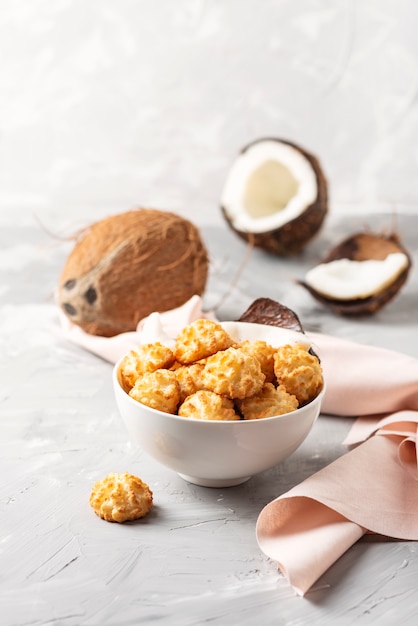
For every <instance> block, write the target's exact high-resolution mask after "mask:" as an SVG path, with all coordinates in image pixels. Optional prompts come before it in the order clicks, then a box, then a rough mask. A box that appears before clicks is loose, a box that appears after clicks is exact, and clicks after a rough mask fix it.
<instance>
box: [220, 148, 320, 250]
mask: <svg viewBox="0 0 418 626" xmlns="http://www.w3.org/2000/svg"><path fill="white" fill-rule="evenodd" d="M262 142H279V143H281V144H284V145H286V146H290V147H291V148H294V149H295V150H297V151H298V152H299V153H300V154H301V155H303V157H305V159H306V160H307V161H308V162H309V164H310V166H311V168H312V170H313V172H314V175H315V178H316V186H317V194H316V198H315V200H314V201H313V202H312V203H311V204H309V205H308V206H306V207H305V208H304V210H303V212H302V213H300V214H299V215H298V216H297V217H294V218H293V219H290V220H289V221H287V222H286V223H284V224H283V225H280V226H278V227H277V228H274V227H273V228H270V229H269V230H266V231H265V232H251V231H244V230H240V229H239V228H237V226H236V225H235V223H234V219H233V218H232V217H231V215H230V212H229V211H228V207H226V206H224V204H222V203H221V211H222V214H223V216H224V218H225V220H226V222H227V224H228V225H229V227H230V228H231V229H232V230H233V231H234V232H235V233H236V234H237V235H238V236H239V237H240V238H241V239H244V240H245V241H247V242H249V243H250V244H251V245H254V246H255V247H259V248H262V249H263V250H265V251H266V252H269V253H272V254H275V255H278V256H284V257H286V256H294V255H297V254H299V253H300V252H301V251H302V249H303V248H304V247H305V246H306V245H307V243H308V242H309V241H310V240H311V239H312V238H313V237H314V236H315V235H316V233H317V232H318V231H319V230H320V228H321V226H322V224H323V221H324V219H325V217H326V215H327V212H328V183H327V179H326V177H325V174H324V172H323V169H322V166H321V164H320V162H319V159H318V158H317V157H316V156H315V155H313V154H311V153H310V152H308V151H307V150H305V149H304V148H301V147H300V146H298V145H296V144H295V143H292V142H290V141H287V140H283V139H278V138H263V139H258V140H256V141H254V142H252V143H250V144H248V145H247V146H246V147H245V148H243V149H242V151H241V153H240V154H241V155H245V153H247V152H248V151H250V150H251V148H252V147H253V146H256V145H257V144H260V143H262Z"/></svg>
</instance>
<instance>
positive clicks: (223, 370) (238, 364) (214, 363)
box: [202, 348, 265, 399]
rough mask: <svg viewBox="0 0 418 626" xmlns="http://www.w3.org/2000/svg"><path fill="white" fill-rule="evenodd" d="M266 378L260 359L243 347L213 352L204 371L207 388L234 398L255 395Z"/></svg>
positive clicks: (204, 382)
mask: <svg viewBox="0 0 418 626" xmlns="http://www.w3.org/2000/svg"><path fill="white" fill-rule="evenodd" d="M264 380H265V375H264V374H263V372H262V371H261V365H260V363H259V361H258V359H257V358H256V357H255V356H253V355H251V354H249V353H248V352H246V351H245V350H242V349H241V348H228V349H227V350H221V351H220V352H217V353H216V354H213V355H212V356H210V357H208V359H207V360H206V364H205V367H204V369H203V371H202V383H203V385H204V387H205V389H209V390H210V391H214V392H215V393H218V394H219V395H223V396H227V397H228V398H232V399H234V398H245V397H247V396H253V395H254V394H256V393H257V392H258V391H260V390H261V388H262V386H263V384H264Z"/></svg>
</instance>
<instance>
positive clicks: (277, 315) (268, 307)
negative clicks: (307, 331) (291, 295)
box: [238, 298, 304, 333]
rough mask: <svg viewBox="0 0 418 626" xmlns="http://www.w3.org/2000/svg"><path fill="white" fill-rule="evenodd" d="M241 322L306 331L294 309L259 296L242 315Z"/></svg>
mask: <svg viewBox="0 0 418 626" xmlns="http://www.w3.org/2000/svg"><path fill="white" fill-rule="evenodd" d="M238 321H239V322H252V323H254V324H266V325H268V326H279V327H280V328H287V329H288V330H294V331H297V332H302V333H303V332H304V331H303V327H302V324H301V322H300V319H299V318H298V316H297V315H296V313H295V312H294V311H292V310H291V309H289V308H288V307H286V306H284V304H280V302H276V301H275V300H271V299H270V298H257V300H254V302H253V303H252V304H251V305H250V306H249V307H248V309H247V310H246V311H245V312H244V313H243V314H242V315H241V317H240V318H239V320H238Z"/></svg>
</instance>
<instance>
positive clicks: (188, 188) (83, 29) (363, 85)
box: [0, 0, 418, 224]
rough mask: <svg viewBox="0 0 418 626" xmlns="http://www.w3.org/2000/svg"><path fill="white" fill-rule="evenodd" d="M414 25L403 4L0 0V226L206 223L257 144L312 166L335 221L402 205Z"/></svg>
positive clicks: (408, 188) (407, 180)
mask: <svg viewBox="0 0 418 626" xmlns="http://www.w3.org/2000/svg"><path fill="white" fill-rule="evenodd" d="M417 26H418V4H417V3H416V2H414V0H363V1H361V0H357V1H356V0H294V1H291V0H263V1H262V2H260V1H259V0H211V1H204V0H177V1H173V0H156V1H154V2H150V1H149V0H117V1H115V0H113V1H112V0H101V1H94V0H14V1H12V0H0V86H1V88H0V215H1V214H4V213H5V212H10V211H12V210H13V211H19V212H20V214H21V215H22V216H23V215H25V214H31V215H32V214H36V215H37V216H38V217H39V218H40V219H42V220H43V221H44V222H46V223H47V224H55V222H56V221H57V220H60V221H62V220H63V219H64V220H65V219H66V217H67V216H68V221H70V219H71V220H73V219H74V217H77V216H79V217H81V218H83V217H84V216H85V215H86V214H88V215H89V216H90V217H94V216H102V215H104V214H108V213H110V212H119V211H123V210H126V209H128V208H131V207H132V206H137V205H148V206H153V207H157V208H163V209H169V210H175V211H177V212H179V213H182V214H185V215H187V216H190V217H193V216H197V215H199V216H200V219H201V220H202V221H213V220H215V221H216V220H218V219H219V220H220V219H221V218H220V216H219V213H218V200H219V195H220V191H221V188H222V184H223V180H224V177H225V175H226V172H227V169H228V167H229V164H230V163H231V160H232V159H233V157H234V156H235V154H236V153H237V152H238V150H239V149H240V148H241V147H242V146H243V145H245V144H246V143H247V142H249V141H251V140H253V139H256V138H258V137H261V136H264V135H276V136H281V137H284V138H287V139H291V140H294V141H296V142H298V143H300V144H301V145H303V146H304V147H305V148H307V149H309V150H311V151H313V152H314V153H316V154H317V155H318V156H319V158H320V159H321V161H322V163H323V166H324V168H325V171H326V173H327V175H328V179H329V181H330V187H331V201H332V207H333V210H335V211H341V212H343V211H345V210H349V211H355V212H358V213H360V214H361V213H362V212H363V211H364V210H371V211H380V210H384V211H385V210H392V208H395V209H397V210H398V211H406V212H416V211H417V206H418V177H417V171H418V106H417V89H418V36H417V34H416V33H417ZM70 215H71V218H70Z"/></svg>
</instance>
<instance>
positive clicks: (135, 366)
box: [120, 341, 174, 391]
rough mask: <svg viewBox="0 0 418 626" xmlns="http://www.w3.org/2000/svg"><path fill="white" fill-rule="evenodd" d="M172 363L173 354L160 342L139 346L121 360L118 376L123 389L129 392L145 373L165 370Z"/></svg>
mask: <svg viewBox="0 0 418 626" xmlns="http://www.w3.org/2000/svg"><path fill="white" fill-rule="evenodd" d="M173 363H174V354H173V352H172V351H171V350H170V348H168V347H167V346H164V345H163V344H162V343H160V342H158V341H157V342H155V343H148V344H142V345H139V346H138V347H137V348H135V349H134V350H131V351H130V352H128V354H127V355H126V356H125V357H124V359H123V360H122V363H121V366H120V375H121V380H122V384H123V386H124V388H125V389H126V390H127V391H129V390H130V389H132V387H133V386H134V384H135V382H136V380H137V379H138V378H139V377H140V376H143V375H144V374H146V373H147V372H154V371H155V370H158V369H161V368H165V369H168V368H169V367H171V366H172V365H173Z"/></svg>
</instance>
